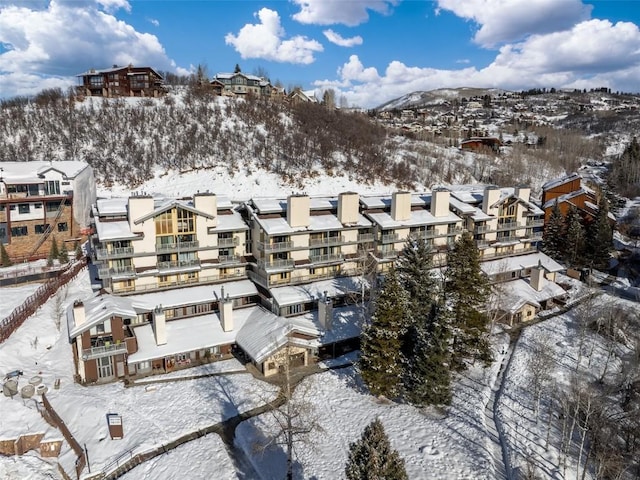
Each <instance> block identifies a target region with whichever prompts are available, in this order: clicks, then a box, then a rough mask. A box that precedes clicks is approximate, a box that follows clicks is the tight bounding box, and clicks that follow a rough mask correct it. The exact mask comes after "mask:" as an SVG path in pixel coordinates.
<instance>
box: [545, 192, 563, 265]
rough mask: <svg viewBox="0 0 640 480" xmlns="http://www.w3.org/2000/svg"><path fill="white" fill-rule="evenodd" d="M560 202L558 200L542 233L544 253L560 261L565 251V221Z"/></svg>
mask: <svg viewBox="0 0 640 480" xmlns="http://www.w3.org/2000/svg"><path fill="white" fill-rule="evenodd" d="M564 220H565V219H564V216H563V215H562V212H560V207H559V206H558V201H557V200H556V202H555V204H554V205H553V208H552V209H551V215H549V220H548V221H547V222H546V223H545V226H544V231H543V232H542V251H543V252H544V253H546V254H547V255H549V256H550V257H552V258H555V259H557V260H560V259H561V258H562V257H563V256H564V251H565V240H564V233H565V221H564Z"/></svg>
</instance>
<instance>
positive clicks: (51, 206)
mask: <svg viewBox="0 0 640 480" xmlns="http://www.w3.org/2000/svg"><path fill="white" fill-rule="evenodd" d="M59 208H60V202H47V212H57V211H58V209H59Z"/></svg>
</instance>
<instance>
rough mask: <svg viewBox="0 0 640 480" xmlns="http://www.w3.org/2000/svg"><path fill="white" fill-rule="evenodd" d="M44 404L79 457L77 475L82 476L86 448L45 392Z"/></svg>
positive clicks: (85, 459)
mask: <svg viewBox="0 0 640 480" xmlns="http://www.w3.org/2000/svg"><path fill="white" fill-rule="evenodd" d="M42 405H44V408H45V410H46V411H47V414H48V415H49V418H50V419H51V420H52V421H53V423H55V425H56V427H58V430H60V431H61V432H62V436H63V437H64V439H65V440H66V441H67V443H68V444H69V445H70V446H71V448H72V450H73V451H74V453H75V454H76V456H77V457H78V458H77V460H76V477H77V478H80V474H81V473H82V470H84V467H85V466H86V465H87V457H86V456H85V452H84V450H83V449H82V447H81V446H80V444H79V443H78V441H77V440H76V439H75V438H74V436H73V435H72V434H71V432H70V431H69V428H68V427H67V425H66V423H64V420H62V419H61V418H60V416H59V415H58V413H57V412H56V411H55V410H54V409H53V407H52V406H51V403H49V400H48V399H47V397H46V395H45V394H44V393H43V394H42Z"/></svg>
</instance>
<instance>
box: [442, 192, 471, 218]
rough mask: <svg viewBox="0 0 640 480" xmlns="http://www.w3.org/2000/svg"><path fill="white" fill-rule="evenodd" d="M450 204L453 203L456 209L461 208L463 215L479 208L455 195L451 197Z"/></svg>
mask: <svg viewBox="0 0 640 480" xmlns="http://www.w3.org/2000/svg"><path fill="white" fill-rule="evenodd" d="M449 205H451V206H452V207H453V208H455V209H456V210H459V211H460V213H462V214H463V215H468V214H472V213H475V212H476V210H477V208H476V207H474V206H473V205H469V204H468V203H466V202H463V201H461V200H459V199H457V198H455V197H454V196H453V195H451V196H450V197H449Z"/></svg>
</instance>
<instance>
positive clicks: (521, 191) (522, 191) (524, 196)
mask: <svg viewBox="0 0 640 480" xmlns="http://www.w3.org/2000/svg"><path fill="white" fill-rule="evenodd" d="M513 193H514V194H515V196H516V197H518V198H519V199H520V200H524V201H525V202H528V201H529V197H531V188H529V187H527V186H525V185H518V186H517V187H516V188H515V191H514V192H513Z"/></svg>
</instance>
